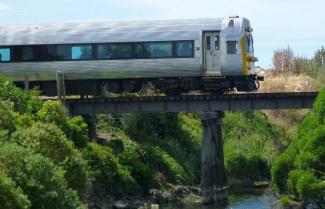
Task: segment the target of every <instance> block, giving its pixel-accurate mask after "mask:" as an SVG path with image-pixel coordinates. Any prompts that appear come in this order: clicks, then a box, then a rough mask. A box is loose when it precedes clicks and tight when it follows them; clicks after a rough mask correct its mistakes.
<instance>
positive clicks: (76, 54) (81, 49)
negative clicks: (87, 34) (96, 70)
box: [71, 45, 92, 60]
mask: <svg viewBox="0 0 325 209" xmlns="http://www.w3.org/2000/svg"><path fill="white" fill-rule="evenodd" d="M71 58H72V59H73V60H88V59H92V46H91V45H80V46H72V47H71Z"/></svg>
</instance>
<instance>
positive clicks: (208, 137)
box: [201, 112, 227, 204]
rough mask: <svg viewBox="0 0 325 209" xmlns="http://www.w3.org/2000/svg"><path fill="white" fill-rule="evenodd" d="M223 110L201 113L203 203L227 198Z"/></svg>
mask: <svg viewBox="0 0 325 209" xmlns="http://www.w3.org/2000/svg"><path fill="white" fill-rule="evenodd" d="M223 116H224V113H223V112H211V113H202V114H201V123H202V177H201V200H202V203H203V204H209V203H214V202H215V201H220V200H226V199H227V191H226V184H227V176H226V172H225V164H224V153H223V140H222V131H221V121H222V118H223Z"/></svg>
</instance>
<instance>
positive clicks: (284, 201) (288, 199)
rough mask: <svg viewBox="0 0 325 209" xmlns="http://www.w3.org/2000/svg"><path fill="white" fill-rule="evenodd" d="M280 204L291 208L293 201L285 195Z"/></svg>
mask: <svg viewBox="0 0 325 209" xmlns="http://www.w3.org/2000/svg"><path fill="white" fill-rule="evenodd" d="M280 204H281V206H282V207H284V208H289V207H291V204H292V201H291V200H290V198H289V196H287V195H285V196H282V197H281V198H280Z"/></svg>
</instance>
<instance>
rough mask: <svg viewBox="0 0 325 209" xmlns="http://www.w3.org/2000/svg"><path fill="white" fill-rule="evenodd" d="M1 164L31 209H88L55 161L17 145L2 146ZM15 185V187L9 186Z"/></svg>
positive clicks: (0, 147) (0, 149)
mask: <svg viewBox="0 0 325 209" xmlns="http://www.w3.org/2000/svg"><path fill="white" fill-rule="evenodd" d="M0 162H1V164H2V168H3V170H5V171H6V174H7V176H8V177H10V178H11V179H12V180H13V181H15V182H16V185H17V187H19V188H21V190H22V191H23V193H24V194H26V196H27V197H28V200H29V201H30V202H31V209H44V208H46V209H58V208H64V209H85V206H84V205H83V203H82V202H81V201H80V200H79V198H78V195H77V193H76V192H75V191H73V190H72V189H70V188H69V187H68V184H67V182H66V180H65V178H64V170H63V169H62V168H61V167H59V166H56V165H55V164H54V163H53V162H52V160H50V159H49V158H46V157H43V156H42V155H40V154H35V153H33V151H32V150H30V149H26V148H23V147H21V146H19V145H17V144H15V143H5V144H2V145H1V146H0ZM9 184H12V183H9Z"/></svg>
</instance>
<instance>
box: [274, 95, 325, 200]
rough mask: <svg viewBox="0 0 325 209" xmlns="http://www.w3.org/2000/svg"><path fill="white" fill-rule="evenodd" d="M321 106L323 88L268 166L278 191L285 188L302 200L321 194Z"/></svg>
mask: <svg viewBox="0 0 325 209" xmlns="http://www.w3.org/2000/svg"><path fill="white" fill-rule="evenodd" d="M324 107H325V90H321V91H320V93H319V95H318V97H317V100H316V102H315V104H314V108H313V111H312V112H311V113H310V114H309V115H308V116H307V117H306V118H305V119H304V121H303V122H302V123H301V125H300V126H299V131H298V134H297V137H296V138H295V139H294V140H293V142H292V143H291V144H290V146H289V147H288V149H287V150H286V151H285V152H284V153H283V154H281V155H280V156H279V157H278V158H277V160H276V161H275V162H274V163H273V166H272V176H273V184H274V185H275V186H276V187H278V188H279V189H280V191H281V192H284V191H286V190H287V189H289V192H292V193H294V194H296V196H298V197H300V198H301V199H303V200H310V199H314V200H322V197H323V196H324V195H325V194H324V191H325V183H324V173H325V167H324V161H325V108H324ZM286 185H287V186H288V187H286Z"/></svg>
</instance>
